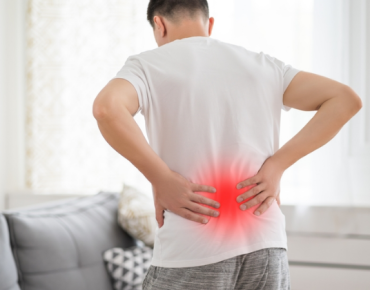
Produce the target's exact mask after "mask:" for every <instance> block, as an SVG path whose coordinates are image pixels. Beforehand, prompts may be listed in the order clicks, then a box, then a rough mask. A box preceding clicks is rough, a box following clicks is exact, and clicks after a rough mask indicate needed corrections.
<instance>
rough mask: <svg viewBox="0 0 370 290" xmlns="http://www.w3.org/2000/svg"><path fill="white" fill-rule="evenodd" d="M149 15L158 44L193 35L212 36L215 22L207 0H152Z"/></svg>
mask: <svg viewBox="0 0 370 290" xmlns="http://www.w3.org/2000/svg"><path fill="white" fill-rule="evenodd" d="M147 15H148V21H149V23H150V25H151V26H152V27H153V32H154V37H155V40H156V42H157V44H158V46H161V45H163V44H166V43H169V42H171V41H174V40H176V39H181V38H186V37H191V36H210V35H211V33H212V28H213V23H214V19H213V18H212V17H211V18H209V8H208V2H207V0H150V1H149V5H148V11H147Z"/></svg>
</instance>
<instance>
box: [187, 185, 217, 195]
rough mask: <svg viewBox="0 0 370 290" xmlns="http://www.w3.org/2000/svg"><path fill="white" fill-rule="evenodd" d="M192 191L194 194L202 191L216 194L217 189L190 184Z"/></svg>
mask: <svg viewBox="0 0 370 290" xmlns="http://www.w3.org/2000/svg"><path fill="white" fill-rule="evenodd" d="M190 187H191V190H192V191H194V192H198V191H202V192H212V193H214V192H216V188H214V187H212V186H209V185H204V184H197V183H191V184H190Z"/></svg>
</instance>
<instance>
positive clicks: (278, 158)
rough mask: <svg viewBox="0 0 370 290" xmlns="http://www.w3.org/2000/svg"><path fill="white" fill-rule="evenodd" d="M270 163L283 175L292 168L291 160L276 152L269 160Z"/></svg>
mask: <svg viewBox="0 0 370 290" xmlns="http://www.w3.org/2000/svg"><path fill="white" fill-rule="evenodd" d="M269 162H272V163H273V164H274V167H275V168H276V169H277V170H279V171H280V172H281V173H283V172H284V171H285V170H287V169H288V168H289V167H290V166H291V164H290V162H289V159H288V158H287V157H286V156H284V155H283V154H281V152H276V153H275V154H274V155H272V156H271V157H270V158H269Z"/></svg>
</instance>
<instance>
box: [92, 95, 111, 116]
mask: <svg viewBox="0 0 370 290" xmlns="http://www.w3.org/2000/svg"><path fill="white" fill-rule="evenodd" d="M93 116H94V118H95V119H96V120H97V121H100V120H103V119H105V118H106V117H107V116H108V109H107V106H106V105H105V103H104V99H103V97H102V96H101V95H98V96H97V97H96V99H95V101H94V104H93Z"/></svg>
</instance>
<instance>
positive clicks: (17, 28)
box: [0, 0, 26, 210]
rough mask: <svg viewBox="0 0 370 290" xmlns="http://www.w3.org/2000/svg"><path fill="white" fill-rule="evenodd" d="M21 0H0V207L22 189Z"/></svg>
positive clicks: (22, 50) (22, 45) (22, 90)
mask: <svg viewBox="0 0 370 290" xmlns="http://www.w3.org/2000/svg"><path fill="white" fill-rule="evenodd" d="M25 4H26V1H24V0H11V1H10V0H0V210H1V209H3V208H4V206H5V196H6V193H7V192H12V191H17V190H19V189H23V188H24V175H25V174H24V168H25V166H24V160H25V158H24V154H25V151H24V117H25V115H24V95H25V94H24V91H25V70H24V67H25V65H24V64H25V62H24V61H25V58H24V23H25V22H24V20H25V17H24V16H25Z"/></svg>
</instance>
